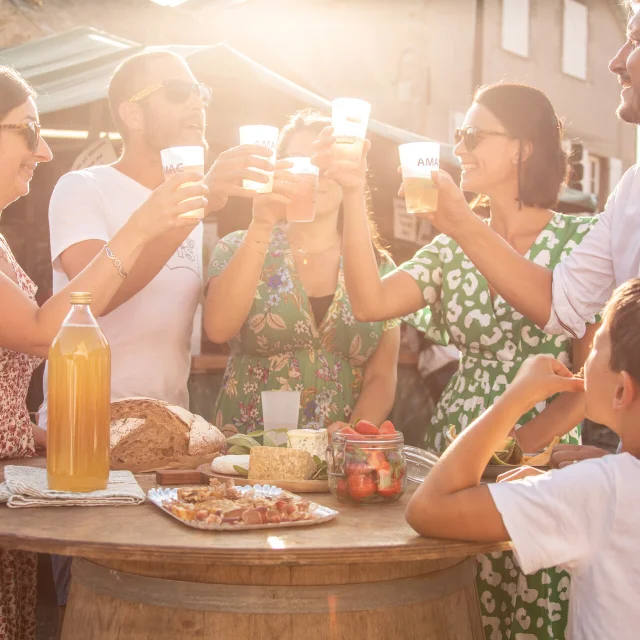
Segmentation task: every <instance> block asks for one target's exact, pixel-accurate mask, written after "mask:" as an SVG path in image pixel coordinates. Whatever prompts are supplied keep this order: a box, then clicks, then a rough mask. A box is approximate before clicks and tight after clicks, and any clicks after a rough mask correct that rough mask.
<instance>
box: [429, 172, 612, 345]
mask: <svg viewBox="0 0 640 640" xmlns="http://www.w3.org/2000/svg"><path fill="white" fill-rule="evenodd" d="M434 180H435V181H436V182H437V183H438V184H439V186H440V193H439V196H438V211H437V212H436V213H435V214H433V215H432V216H431V218H430V219H431V221H432V222H433V224H434V225H435V226H436V227H437V228H438V229H439V230H440V231H441V232H442V233H446V234H447V235H449V236H451V237H452V238H453V239H454V240H455V241H456V242H457V243H458V244H459V245H460V247H461V248H462V250H463V251H464V252H465V254H466V255H467V256H468V257H469V259H470V260H471V261H472V262H473V263H474V264H475V265H476V267H477V268H478V270H479V271H480V272H481V273H482V275H484V277H485V278H486V279H487V281H488V282H489V283H490V284H491V285H492V286H493V287H494V288H495V289H496V291H497V292H498V293H499V294H500V295H501V296H502V297H503V298H504V299H505V300H506V301H507V302H508V303H509V304H510V305H511V306H512V307H513V308H514V309H517V310H518V311H519V312H520V313H522V315H524V316H526V317H527V318H529V319H530V320H532V321H533V322H535V323H536V324H537V325H538V326H539V327H540V328H541V329H544V330H545V331H547V332H549V333H563V332H564V333H566V334H567V335H570V336H572V337H574V338H578V337H581V336H582V335H583V334H584V332H585V327H586V323H587V322H590V321H592V319H593V316H594V315H595V314H597V313H598V312H599V311H600V310H601V309H602V308H603V307H604V305H605V304H606V302H607V300H608V299H609V297H610V295H611V293H612V292H613V289H614V288H615V275H614V272H613V256H612V255H611V244H610V237H611V234H610V225H611V216H612V215H613V207H614V206H615V199H613V200H611V201H610V202H609V203H608V204H607V208H606V210H605V212H604V213H603V214H602V215H601V216H600V220H599V221H598V223H597V224H596V225H595V226H594V227H593V229H592V230H591V231H590V232H589V233H588V234H587V235H586V236H585V238H584V240H583V241H582V242H581V243H580V245H578V247H576V248H575V249H574V250H573V251H572V252H571V255H570V256H569V257H568V258H567V260H565V261H564V262H563V263H561V264H560V265H558V266H557V267H556V269H555V271H553V272H552V271H550V270H549V269H546V268H545V267H542V266H540V265H537V264H535V263H533V262H531V261H530V260H527V259H526V258H525V257H524V256H521V255H520V254H519V253H518V252H517V251H515V250H514V249H513V248H512V247H511V246H510V245H509V244H508V243H507V242H506V241H505V240H503V239H502V238H501V237H500V236H499V235H498V234H497V233H495V232H494V231H492V230H491V229H490V228H489V226H488V225H486V224H484V223H483V222H482V221H481V220H480V219H479V218H478V217H477V216H475V215H474V214H473V212H472V211H471V210H470V209H469V205H468V204H467V202H466V200H465V198H464V194H463V193H462V192H461V191H460V189H459V188H458V187H457V186H456V185H455V184H454V182H453V180H452V179H451V177H450V176H449V175H447V174H446V173H444V172H442V171H441V172H440V173H439V174H436V173H434Z"/></svg>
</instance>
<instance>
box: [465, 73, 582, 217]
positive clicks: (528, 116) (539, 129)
mask: <svg viewBox="0 0 640 640" xmlns="http://www.w3.org/2000/svg"><path fill="white" fill-rule="evenodd" d="M473 101H474V102H475V103H476V104H480V105H482V106H483V107H486V108H487V109H489V111H491V113H493V115H494V116H495V117H496V118H498V120H500V122H501V123H502V125H503V126H504V128H505V130H506V132H507V134H508V135H509V137H510V138H512V139H514V140H519V141H520V151H519V155H518V202H519V203H520V204H521V205H522V204H524V205H526V206H528V207H542V208H545V209H548V208H551V207H555V205H556V204H557V203H558V196H559V194H560V187H561V186H562V185H563V184H564V182H565V181H566V179H567V173H568V168H569V165H568V161H567V154H566V152H565V150H564V148H563V146H562V138H563V135H564V128H563V126H562V122H560V120H559V119H558V117H557V116H556V113H555V111H554V110H553V106H552V104H551V102H549V98H547V96H546V95H545V94H544V93H543V92H542V91H540V90H539V89H535V88H534V87H530V86H528V85H526V84H517V83H508V82H499V83H496V84H492V85H488V86H484V87H480V88H479V89H478V90H477V91H476V92H475V95H474V96H473ZM525 141H526V142H530V143H531V145H532V151H531V155H530V156H529V157H528V158H526V159H524V158H523V157H522V143H523V142H525Z"/></svg>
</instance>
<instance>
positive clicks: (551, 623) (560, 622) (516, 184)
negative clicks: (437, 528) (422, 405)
mask: <svg viewBox="0 0 640 640" xmlns="http://www.w3.org/2000/svg"><path fill="white" fill-rule="evenodd" d="M456 140H457V144H456V146H455V149H454V153H455V154H456V155H457V156H458V157H459V158H460V161H461V165H462V178H461V180H462V184H461V186H462V189H463V190H465V191H472V192H475V193H478V194H483V196H484V197H483V200H484V201H485V202H486V204H487V205H488V206H489V211H490V215H489V217H488V219H487V221H486V222H487V224H489V225H490V226H491V227H492V228H493V229H494V230H495V231H496V232H497V233H499V234H500V235H502V237H503V238H505V240H506V241H507V242H509V243H510V244H511V245H512V246H513V247H514V248H515V249H516V250H517V251H519V252H520V253H521V254H523V255H525V256H526V257H527V258H528V259H530V260H533V261H535V262H538V263H540V264H544V265H545V266H548V267H550V268H552V267H553V266H554V265H555V264H556V263H558V262H559V261H560V260H562V259H563V257H565V256H566V255H567V254H568V253H569V252H570V251H571V250H572V249H573V248H574V247H575V246H576V245H577V244H578V243H579V242H580V241H581V240H582V238H583V237H584V236H585V235H586V233H587V232H588V231H589V229H590V228H591V226H592V225H593V224H594V223H595V220H594V219H592V218H576V217H570V216H564V215H561V214H559V213H555V212H554V211H553V210H552V209H551V207H553V206H555V204H556V203H557V201H558V194H559V191H560V188H561V185H562V183H563V182H564V180H565V176H566V174H567V159H566V155H565V153H564V151H563V147H562V126H561V124H560V123H559V121H558V118H557V117H556V115H555V113H554V110H553V107H552V105H551V104H550V102H549V100H548V99H547V97H546V96H545V95H544V94H543V93H542V92H540V91H538V90H537V89H534V88H532V87H528V86H525V85H519V84H506V83H501V84H496V85H492V86H488V87H484V88H482V89H480V90H479V91H478V92H477V93H476V94H475V96H474V102H473V105H472V106H471V108H470V109H469V111H468V112H467V114H466V118H465V122H464V126H463V128H462V129H461V130H460V131H458V132H457V133H456ZM332 141H333V139H332V137H331V131H325V132H323V136H322V137H321V140H319V141H318V142H317V143H316V147H317V149H318V155H317V156H316V160H317V162H318V164H320V165H321V166H323V167H324V168H326V169H327V170H328V171H329V175H330V176H332V177H333V179H334V180H336V181H337V182H339V183H340V184H342V186H343V189H350V194H349V195H346V196H345V236H344V249H343V251H344V261H345V277H346V282H347V289H348V292H349V297H350V299H351V304H352V306H353V310H354V314H355V316H356V318H358V319H359V320H369V321H379V320H384V319H386V318H394V317H403V316H406V315H407V314H415V315H414V316H412V318H411V320H410V321H411V322H412V323H414V324H416V325H417V326H420V327H421V328H423V329H424V330H425V331H426V333H427V335H428V336H429V337H430V338H431V339H432V340H434V341H435V342H438V343H440V344H447V343H453V344H455V346H456V347H457V348H458V349H459V350H460V351H461V353H462V357H461V360H460V365H459V369H458V372H457V373H456V374H455V375H454V376H453V378H452V379H451V381H450V383H449V385H448V386H447V388H446V389H445V391H444V393H443V395H442V397H441V399H440V401H439V403H438V406H437V409H436V412H435V415H434V417H433V420H432V423H431V426H430V427H429V428H428V430H427V434H426V438H425V446H426V447H427V448H428V449H430V450H433V451H436V452H439V453H440V452H442V451H444V449H445V448H446V446H447V435H448V430H449V427H450V425H453V426H454V427H455V431H456V433H460V431H462V430H463V429H464V428H465V427H466V426H467V425H469V424H471V423H472V422H473V421H474V420H475V419H476V418H477V417H478V416H479V415H480V414H482V413H483V412H484V411H485V410H486V409H487V408H489V407H490V406H491V405H492V403H493V402H494V401H495V399H496V398H497V397H498V396H500V395H501V394H502V393H503V392H504V391H505V389H506V388H507V386H508V385H509V384H510V382H511V381H512V380H513V378H514V377H515V375H516V373H517V371H518V369H519V367H520V365H521V364H522V362H523V361H524V360H526V359H527V358H528V357H530V356H532V355H535V354H538V353H547V354H551V355H553V356H554V357H556V358H559V359H560V360H562V361H563V362H564V363H565V364H567V365H569V366H570V367H571V366H573V368H574V370H575V371H577V370H578V369H580V367H581V366H582V364H583V363H584V360H585V359H586V356H587V354H588V350H589V345H590V340H591V337H592V335H593V333H594V332H595V328H593V327H592V328H591V330H590V332H589V335H587V336H585V338H584V339H582V340H577V341H574V342H573V343H572V342H571V341H570V340H567V339H566V338H563V337H557V336H550V335H545V334H544V333H542V332H541V331H540V330H539V329H538V328H537V327H536V326H535V325H534V324H533V323H532V322H529V321H528V320H526V319H525V318H523V317H522V316H521V315H520V314H518V313H517V312H516V311H515V310H514V309H512V308H511V307H510V306H509V305H508V304H507V303H506V302H505V301H504V300H503V299H502V298H501V297H500V296H496V295H495V293H494V292H493V291H492V290H490V289H489V287H488V284H487V282H486V280H485V279H484V278H483V277H482V276H481V275H480V273H479V272H478V271H477V269H476V268H475V267H474V266H473V264H472V263H471V261H470V260H468V258H467V257H466V256H465V254H464V253H463V252H462V251H461V250H460V248H459V247H458V246H457V245H456V243H455V242H454V241H453V240H451V238H449V237H447V236H443V235H441V236H438V237H437V238H436V239H435V240H434V241H433V242H432V243H431V244H429V245H427V246H426V247H423V248H422V249H420V250H419V251H418V252H417V253H416V255H415V256H414V257H413V258H412V259H411V260H410V261H409V262H407V263H405V264H403V265H401V266H400V267H399V268H398V269H397V270H396V271H394V272H393V273H391V274H389V275H388V276H386V277H384V278H380V276H379V275H378V272H377V270H376V269H375V264H374V262H373V258H372V252H371V247H370V243H369V242H368V239H367V237H366V236H365V235H364V233H363V230H364V228H365V226H364V217H363V213H362V212H363V206H364V205H363V202H364V200H363V195H362V188H361V182H362V180H363V179H364V178H363V176H364V169H365V167H364V166H363V167H361V170H360V172H354V173H352V174H345V173H344V172H342V171H340V169H339V168H337V167H334V166H333V165H332V164H331V161H330V158H331V156H330V145H331V143H332ZM425 305H426V307H425ZM583 418H584V407H583V398H582V394H564V395H561V396H559V397H558V398H556V399H555V400H553V401H552V402H550V403H549V404H548V405H547V406H544V405H537V406H536V407H534V408H532V410H531V411H530V412H529V413H528V414H527V415H525V416H523V417H522V418H521V420H520V421H519V423H518V425H516V428H515V430H514V436H515V438H516V439H517V440H518V441H519V443H520V446H521V447H522V449H523V450H524V451H526V452H533V451H536V450H538V449H541V448H542V447H544V446H546V445H548V444H549V442H551V441H552V439H553V438H554V437H555V436H560V437H562V438H563V441H564V442H567V443H576V442H578V441H579V427H578V424H579V423H580V421H581V420H582V419H583ZM479 563H480V566H479V571H478V593H479V596H480V603H481V608H482V613H483V616H484V625H485V633H486V637H487V638H491V639H501V638H515V637H517V636H518V634H519V633H522V634H530V635H527V638H548V637H563V634H564V627H565V625H566V620H567V618H566V616H567V611H568V607H567V587H568V580H569V578H568V576H567V575H566V574H564V573H563V572H560V571H557V570H555V569H552V570H549V571H545V572H541V573H539V574H536V575H533V576H525V575H524V574H523V573H521V572H520V571H519V569H518V567H517V564H516V563H515V561H514V559H513V556H512V555H511V554H502V555H500V556H499V557H494V556H479Z"/></svg>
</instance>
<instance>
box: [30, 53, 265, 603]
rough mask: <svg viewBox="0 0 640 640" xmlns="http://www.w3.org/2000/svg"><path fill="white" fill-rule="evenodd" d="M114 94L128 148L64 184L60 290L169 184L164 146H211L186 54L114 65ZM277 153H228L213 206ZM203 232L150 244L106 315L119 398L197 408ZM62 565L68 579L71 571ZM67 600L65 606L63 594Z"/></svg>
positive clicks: (54, 252)
mask: <svg viewBox="0 0 640 640" xmlns="http://www.w3.org/2000/svg"><path fill="white" fill-rule="evenodd" d="M108 96H109V106H110V108H111V113H112V116H113V119H114V121H115V124H116V127H117V129H118V131H119V133H120V134H121V135H122V139H123V142H124V150H123V154H122V156H121V158H120V159H119V160H118V161H117V162H116V163H114V164H112V165H108V166H97V167H92V168H90V169H84V170H82V171H73V172H71V173H68V174H67V175H64V176H63V177H62V178H61V179H60V181H59V182H58V184H57V185H56V187H55V189H54V191H53V194H52V196H51V202H50V207H49V227H50V235H51V258H52V261H53V289H54V292H56V291H59V290H60V289H62V288H63V287H64V286H65V285H66V284H67V283H68V282H69V281H70V280H71V279H72V278H73V277H75V276H76V275H77V274H78V273H79V272H80V271H82V270H83V269H84V268H85V267H86V266H87V264H88V263H89V262H90V261H91V260H92V259H93V258H94V257H95V256H96V255H97V254H98V253H99V252H100V251H103V250H104V247H105V245H106V243H107V242H108V241H109V240H110V238H111V237H112V236H113V235H114V233H115V232H116V231H117V230H118V229H119V228H120V227H121V226H122V225H123V224H124V223H125V222H126V221H127V220H128V219H129V217H130V216H131V214H132V213H133V212H134V211H135V210H136V209H137V208H139V207H140V206H142V205H143V204H144V203H145V202H146V200H147V198H148V197H149V196H150V195H151V192H152V190H153V189H155V188H156V187H158V186H159V185H160V184H162V182H163V181H164V175H163V171H162V162H161V158H160V151H161V150H162V149H165V148H168V147H173V146H180V145H198V146H203V147H205V148H206V146H207V145H206V141H205V137H204V131H205V107H206V106H207V105H208V104H209V101H210V100H211V89H210V88H209V87H207V86H206V85H202V84H198V83H197V81H196V79H195V77H194V76H193V74H192V73H191V70H190V69H189V67H188V66H187V64H186V63H185V61H184V60H183V58H181V57H180V56H177V55H175V54H173V53H171V52H169V51H163V50H161V51H155V52H152V53H142V54H138V55H136V56H133V57H131V58H129V59H127V60H125V61H124V62H123V63H122V64H121V65H120V66H119V67H118V68H117V69H116V71H115V72H114V75H113V77H112V79H111V82H110V84H109V92H108ZM271 155H272V152H271V151H270V150H268V149H266V148H264V147H257V146H253V145H244V146H240V147H236V148H234V149H230V150H228V151H225V152H224V153H222V154H220V155H219V156H218V158H217V159H216V162H215V163H214V165H213V167H212V168H211V170H210V171H209V173H208V174H207V176H206V178H205V182H206V184H207V186H208V187H209V192H208V196H207V198H208V209H207V213H208V212H210V211H213V210H217V209H221V208H222V207H224V206H225V204H226V203H227V199H228V197H229V196H241V197H253V195H255V194H254V193H253V192H251V191H246V190H244V189H242V188H241V187H240V186H239V185H240V184H241V181H242V179H243V178H248V179H253V180H256V181H259V182H266V181H267V178H266V176H265V175H264V174H260V173H256V172H255V171H253V170H252V169H251V168H254V169H255V168H258V169H267V170H268V169H270V168H272V166H273V165H272V162H271V161H269V160H267V158H269V157H270V156H271ZM202 237H203V229H202V224H198V225H197V226H196V227H195V228H192V227H189V228H186V227H185V230H183V229H179V230H175V231H171V232H170V233H167V234H166V235H165V236H163V237H160V238H159V239H158V240H157V241H154V243H152V244H150V245H149V246H147V247H145V249H144V250H143V252H142V254H141V256H140V258H139V260H138V262H137V263H136V265H135V268H134V269H133V270H132V271H131V272H130V273H129V274H128V275H127V277H126V278H125V279H123V283H122V286H121V287H120V289H119V290H118V293H117V294H116V295H115V296H114V298H113V300H112V302H111V304H110V306H109V307H108V308H107V310H106V311H105V313H104V314H103V316H102V317H101V318H99V319H98V322H99V324H100V326H101V328H102V330H103V332H104V334H105V336H106V338H107V340H108V342H109V345H110V346H111V399H112V400H118V399H120V398H124V397H131V396H145V397H150V398H157V399H160V400H165V401H167V402H171V403H173V404H177V405H180V406H182V407H185V408H188V406H189V395H188V391H187V379H188V377H189V370H190V364H191V345H190V340H191V334H192V331H193V319H194V315H195V311H196V307H197V305H198V301H199V298H200V295H201V291H202V283H203V278H202ZM44 386H45V402H44V404H43V406H42V407H41V409H40V412H39V422H38V424H39V426H41V427H43V428H45V429H46V427H47V400H46V391H47V378H46V370H45V385H44ZM61 571H62V575H63V577H64V576H67V578H66V579H68V570H67V569H66V568H65V567H63V569H62V570H61ZM66 579H65V580H66ZM58 582H59V581H58ZM63 590H64V589H63ZM59 600H60V604H64V601H65V600H66V597H65V596H64V594H63V595H60V593H59Z"/></svg>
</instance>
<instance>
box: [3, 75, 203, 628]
mask: <svg viewBox="0 0 640 640" xmlns="http://www.w3.org/2000/svg"><path fill="white" fill-rule="evenodd" d="M34 97H35V94H34V92H33V90H32V89H31V87H29V85H28V84H27V83H26V82H25V81H24V80H23V79H22V78H21V77H20V76H19V75H18V74H17V73H16V72H15V71H13V70H12V69H10V68H8V67H3V66H0V211H2V209H4V208H5V207H6V206H7V205H9V204H11V203H12V202H14V201H15V200H17V199H18V198H20V197H21V196H25V195H27V194H28V193H29V183H30V181H31V178H32V177H33V172H34V171H35V168H36V167H37V165H38V164H39V163H40V162H49V161H50V160H51V158H52V155H51V150H50V149H49V147H48V146H47V143H46V142H45V141H44V140H43V139H42V138H41V137H40V135H39V130H40V125H39V123H38V111H37V109H36V105H35V102H34ZM199 178H200V176H198V174H194V173H189V174H186V173H183V174H178V175H177V176H174V177H173V178H172V179H171V180H168V181H167V182H166V183H164V184H163V185H162V186H161V187H159V188H158V189H157V190H156V191H154V192H153V194H152V195H151V197H150V198H149V199H148V200H147V202H146V203H145V204H144V205H142V206H141V207H140V208H139V209H138V210H137V211H136V213H134V215H133V216H132V217H131V219H130V221H129V222H128V223H127V224H125V225H124V226H123V227H122V228H121V229H120V231H118V233H117V234H116V235H115V236H114V237H113V238H112V239H111V241H110V242H109V243H108V244H106V245H105V246H104V249H103V251H101V252H100V254H99V255H98V256H96V257H95V258H94V260H92V261H91V263H90V264H89V265H88V266H87V268H86V269H84V271H82V272H81V273H80V274H79V275H78V276H77V277H76V278H74V279H73V280H72V281H71V282H70V283H69V285H68V286H67V287H66V288H65V289H64V290H62V291H60V293H58V294H57V295H54V296H53V297H52V298H50V299H49V300H47V302H45V303H44V305H43V306H42V307H40V308H39V307H38V305H37V304H36V302H35V292H36V287H35V285H34V283H33V282H32V281H31V280H30V279H29V277H28V276H27V274H26V273H25V272H24V271H23V270H22V269H21V268H20V266H19V265H18V263H17V262H16V260H15V258H14V257H13V254H12V253H11V250H10V249H9V246H8V244H7V242H6V240H5V239H4V237H3V236H2V235H0V309H1V310H2V312H1V313H0V460H6V459H9V458H28V457H31V456H33V455H34V453H35V443H34V431H35V430H36V429H37V427H35V425H33V424H31V421H30V420H29V413H28V411H27V405H26V396H27V390H28V388H29V382H30V379H31V374H32V373H33V371H34V369H35V368H36V367H37V366H38V365H39V364H40V362H41V361H42V358H45V357H46V356H47V352H48V349H49V346H50V344H51V341H52V340H53V338H54V337H55V335H56V333H57V332H58V330H59V329H60V325H61V324H62V321H63V320H64V318H65V316H66V315H67V313H68V312H69V309H70V304H69V294H70V293H71V292H72V291H88V292H90V293H91V298H92V304H91V308H92V310H93V313H94V314H95V315H96V316H99V315H100V314H101V313H102V311H103V310H104V309H105V308H106V306H107V305H108V303H109V302H110V300H111V298H112V296H113V295H114V294H115V293H116V291H117V290H118V288H119V287H120V285H121V283H122V282H123V280H124V278H126V276H127V271H129V270H130V269H131V268H132V266H133V265H134V263H135V262H136V260H137V258H138V256H139V255H140V252H141V250H142V249H143V247H144V246H145V245H146V244H147V243H148V242H149V241H151V240H152V239H154V238H155V237H157V236H158V235H160V234H163V233H166V232H167V231H168V230H170V229H172V228H175V227H178V226H185V225H193V224H194V221H193V220H190V219H188V218H187V219H185V218H180V217H179V214H180V213H185V212H187V211H190V210H192V209H193V208H194V207H195V206H196V205H195V204H194V203H193V202H188V203H186V204H184V203H183V202H182V201H183V200H184V199H185V197H188V196H189V195H193V196H194V197H196V198H198V200H199V204H198V205H197V206H205V205H206V199H205V198H204V193H205V192H206V187H203V186H193V187H185V188H184V189H182V190H181V191H180V192H179V191H178V188H179V187H180V186H181V185H182V184H183V183H185V182H194V181H197V180H198V179H199ZM195 222H197V221H195ZM35 602H36V554H35V553H27V552H22V551H7V550H3V549H0V640H33V638H35V628H36V626H35Z"/></svg>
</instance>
